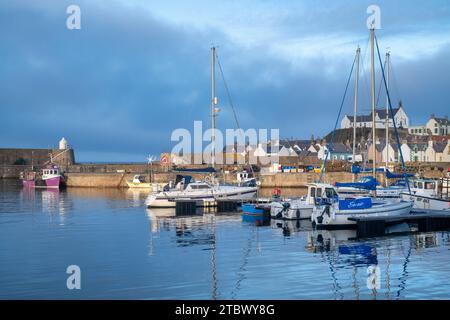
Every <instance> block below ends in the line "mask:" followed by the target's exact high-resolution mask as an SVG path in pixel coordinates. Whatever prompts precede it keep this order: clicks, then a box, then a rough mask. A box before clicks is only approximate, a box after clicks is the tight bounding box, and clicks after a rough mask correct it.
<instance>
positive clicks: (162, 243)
mask: <svg viewBox="0 0 450 320" xmlns="http://www.w3.org/2000/svg"><path fill="white" fill-rule="evenodd" d="M0 188H2V187H1V185H0ZM0 197H1V202H0V252H2V263H1V264H0V287H2V288H5V289H4V290H3V291H2V292H0V298H4V297H18V298H20V297H25V298H27V297H33V298H37V297H40V298H55V297H56V298H58V297H60V298H69V299H70V298H73V294H72V293H71V292H66V291H58V290H60V287H61V285H60V284H59V282H58V281H59V278H56V276H55V270H59V269H60V268H61V266H63V267H64V266H65V265H66V264H67V263H73V261H74V260H76V261H79V262H80V263H82V264H83V266H84V268H86V270H89V272H86V277H90V278H89V283H92V287H91V288H90V289H89V290H86V291H83V292H82V293H81V297H83V298H137V299H141V298H150V299H160V298H164V299H405V298H412V299H414V298H426V297H430V298H449V297H450V295H449V292H450V283H449V281H448V260H449V259H450V250H448V248H449V247H450V236H449V232H428V233H407V234H399V235H396V236H386V237H379V238H371V239H358V238H357V237H356V231H355V230H314V229H313V228H312V226H311V223H310V222H309V221H308V220H300V221H282V220H272V221H271V224H270V226H263V227H256V226H254V225H251V224H246V223H243V222H242V217H241V215H240V214H239V213H230V214H224V213H215V212H211V211H208V210H199V211H198V212H197V213H196V214H195V215H192V216H177V215H176V214H175V210H174V209H146V208H145V206H144V200H145V197H146V192H139V191H138V190H133V191H131V190H128V191H127V190H116V189H111V190H110V189H108V190H102V189H68V190H67V191H65V192H55V191H51V190H30V189H28V190H27V189H22V188H16V187H10V188H9V189H2V190H1V193H0ZM30 221H31V222H32V223H30ZM55 222H56V223H55ZM58 222H59V223H58ZM23 234H26V235H27V237H23ZM55 239H58V241H55ZM93 243H95V246H93V245H92V244H93ZM68 247H70V250H69V251H70V252H68V250H66V249H67V248H68ZM25 261H26V263H24V262H25ZM63 269H64V268H63ZM30 270H32V274H33V277H32V279H33V280H30V279H31V277H30ZM180 270H182V271H183V272H180ZM274 271H275V272H274ZM63 273H64V272H63ZM35 275H36V276H35ZM186 275H188V276H186ZM97 279H99V280H97ZM111 279H118V280H120V281H115V282H114V281H110V280H111ZM17 283H23V286H22V287H18V286H17ZM23 288H25V289H26V290H25V289H23ZM130 288H133V289H132V290H131V289H130Z"/></svg>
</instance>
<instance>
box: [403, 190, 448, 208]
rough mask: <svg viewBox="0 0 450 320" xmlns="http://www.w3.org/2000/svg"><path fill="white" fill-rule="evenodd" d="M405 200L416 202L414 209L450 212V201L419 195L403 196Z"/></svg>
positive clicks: (404, 194) (407, 194)
mask: <svg viewBox="0 0 450 320" xmlns="http://www.w3.org/2000/svg"><path fill="white" fill-rule="evenodd" d="M401 196H402V199H403V200H409V201H414V206H413V208H414V209H423V210H445V211H450V200H445V199H439V198H434V197H429V196H425V195H418V194H409V193H402V194H401Z"/></svg>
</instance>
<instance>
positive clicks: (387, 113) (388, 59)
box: [384, 51, 394, 187]
mask: <svg viewBox="0 0 450 320" xmlns="http://www.w3.org/2000/svg"><path fill="white" fill-rule="evenodd" d="M390 56H391V54H390V53H389V51H388V52H387V53H386V63H385V67H384V69H385V70H386V87H387V91H389V74H390ZM392 121H394V119H392ZM385 130H386V169H387V167H388V164H389V97H388V92H386V126H385ZM388 184H389V181H388V179H386V187H387V186H388Z"/></svg>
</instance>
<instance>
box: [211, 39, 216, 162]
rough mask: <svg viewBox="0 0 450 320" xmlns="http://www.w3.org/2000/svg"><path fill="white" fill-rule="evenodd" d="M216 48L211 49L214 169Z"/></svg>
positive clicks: (213, 160) (212, 158)
mask: <svg viewBox="0 0 450 320" xmlns="http://www.w3.org/2000/svg"><path fill="white" fill-rule="evenodd" d="M215 59H216V48H215V47H212V48H211V130H212V132H211V165H212V166H213V168H214V165H215V152H216V150H215V149H216V134H215V129H216V104H217V98H216V79H215V66H216V60H215Z"/></svg>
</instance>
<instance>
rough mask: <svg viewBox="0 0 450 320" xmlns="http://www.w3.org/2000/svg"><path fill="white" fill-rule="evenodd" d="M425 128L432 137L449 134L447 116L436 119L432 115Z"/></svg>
mask: <svg viewBox="0 0 450 320" xmlns="http://www.w3.org/2000/svg"><path fill="white" fill-rule="evenodd" d="M425 126H426V128H427V129H428V130H430V132H431V134H432V135H434V136H437V135H440V136H444V135H448V134H450V121H449V120H448V116H445V117H444V118H436V117H435V116H434V114H432V115H431V116H430V119H429V120H428V122H427V124H426V125H425Z"/></svg>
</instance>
